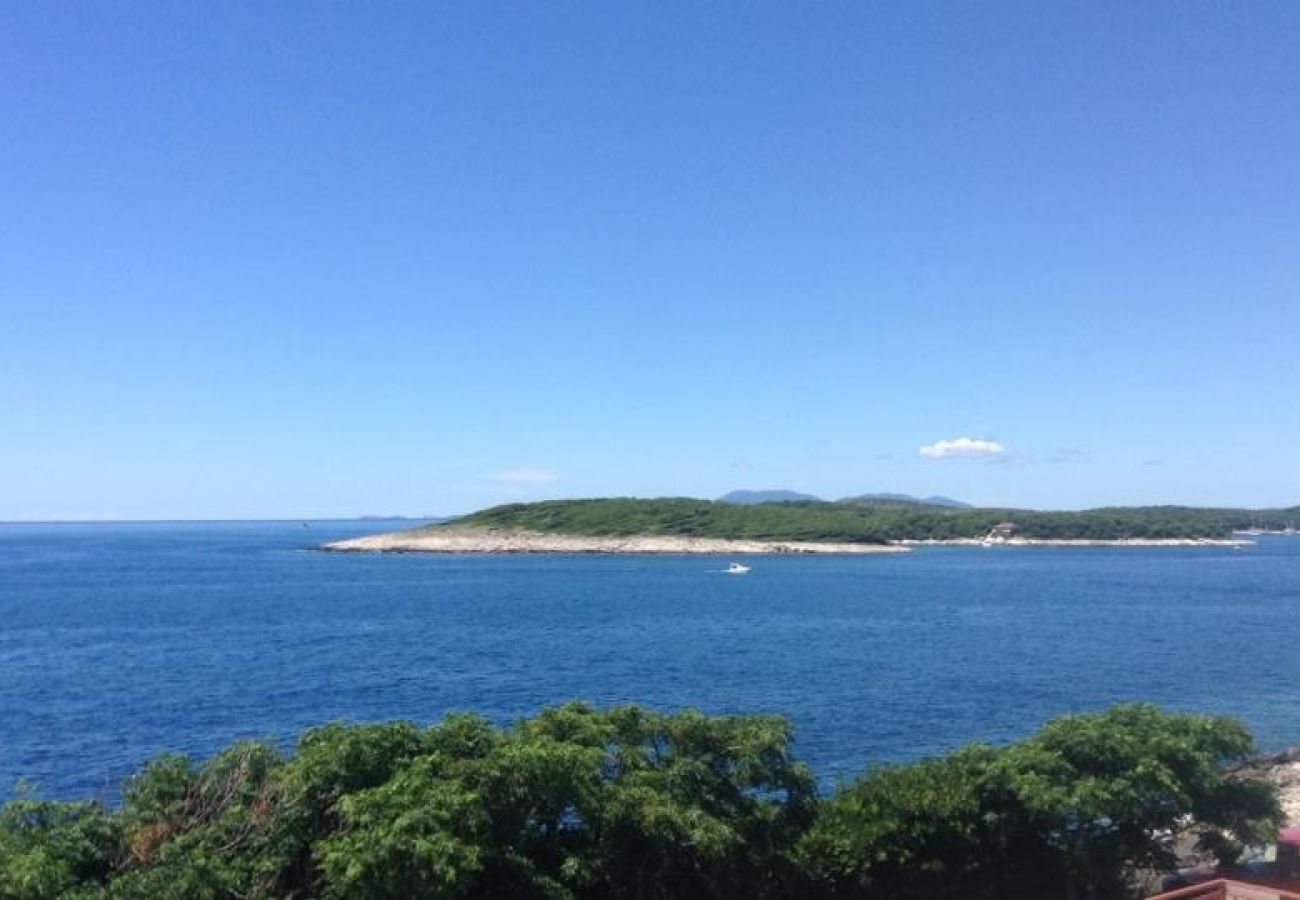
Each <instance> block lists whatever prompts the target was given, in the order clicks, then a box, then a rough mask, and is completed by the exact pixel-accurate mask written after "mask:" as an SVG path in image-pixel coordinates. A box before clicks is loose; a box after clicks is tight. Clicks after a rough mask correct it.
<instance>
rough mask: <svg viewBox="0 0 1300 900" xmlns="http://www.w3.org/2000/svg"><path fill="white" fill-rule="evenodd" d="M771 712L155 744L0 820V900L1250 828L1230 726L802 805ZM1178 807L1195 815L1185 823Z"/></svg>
mask: <svg viewBox="0 0 1300 900" xmlns="http://www.w3.org/2000/svg"><path fill="white" fill-rule="evenodd" d="M790 741H791V731H790V727H789V724H788V723H787V722H786V721H785V720H783V719H781V718H779V717H773V716H723V717H710V716H705V715H703V714H701V713H698V712H693V711H686V712H680V713H676V714H662V713H657V712H651V711H648V710H644V709H641V708H638V707H623V708H618V709H612V710H608V711H600V710H596V709H593V708H591V707H589V706H586V705H584V704H579V703H573V704H569V705H566V706H563V707H559V708H555V709H550V710H546V711H544V712H542V713H541V714H540V715H538V716H536V717H535V718H532V719H528V720H524V721H521V722H519V723H517V724H515V725H514V726H513V727H510V728H506V729H500V728H497V727H495V726H493V725H491V724H490V723H489V722H487V721H486V720H484V719H482V718H480V717H477V716H473V715H453V716H449V717H448V718H447V719H445V720H444V721H443V722H442V723H440V724H438V725H436V726H433V727H431V728H427V729H421V728H419V727H417V726H415V725H412V724H410V723H406V722H398V723H389V724H380V725H361V726H345V725H340V724H333V725H327V726H325V727H323V728H317V729H312V730H310V731H308V732H306V733H305V734H304V735H303V736H302V738H301V739H300V740H299V742H298V745H297V747H296V750H295V752H294V753H293V754H291V755H289V756H287V757H286V756H283V755H281V754H280V753H279V752H277V751H276V750H275V748H273V747H271V746H269V745H266V744H261V743H240V744H236V745H234V746H232V747H230V748H229V749H227V750H226V751H224V752H222V753H220V754H218V755H217V756H216V757H214V758H213V759H211V760H209V761H207V762H206V763H204V764H202V765H195V764H194V763H193V762H192V761H191V760H189V759H187V758H185V757H179V756H161V757H159V758H157V759H155V760H154V761H152V762H151V763H149V764H148V765H147V766H146V767H145V768H144V769H143V770H142V771H141V772H140V773H139V774H138V775H137V776H135V777H134V778H132V779H131V780H130V782H129V783H128V784H127V785H126V787H125V790H124V792H123V799H122V803H121V805H120V807H119V808H117V809H115V810H108V809H105V808H104V807H102V806H100V805H98V804H94V803H53V802H46V801H40V800H37V799H34V798H32V797H31V796H29V795H26V794H24V795H21V796H19V797H18V798H17V799H15V800H12V801H10V802H9V803H8V804H7V805H6V806H5V807H4V808H3V811H0V898H23V900H26V898H45V897H74V898H80V897H115V898H172V897H175V898H213V900H218V898H220V900H225V898H244V897H265V898H271V897H284V898H317V897H319V898H398V897H402V898H424V897H429V898H433V897H438V898H444V897H445V898H454V897H542V898H624V897H627V898H669V897H741V896H749V897H755V898H764V897H795V896H798V897H863V898H890V900H911V898H923V897H924V898H937V900H943V898H954V900H956V898H962V900H978V898H990V900H992V898H995V897H996V898H1013V900H1015V898H1025V900H1028V898H1031V897H1032V898H1052V897H1061V898H1073V897H1079V898H1082V897H1088V898H1097V900H1100V898H1118V897H1123V896H1126V892H1127V891H1128V887H1129V885H1130V883H1131V875H1132V873H1133V872H1134V871H1135V870H1137V869H1140V868H1143V867H1152V866H1159V865H1162V864H1164V863H1166V862H1167V861H1168V846H1167V842H1168V840H1169V839H1170V838H1171V836H1172V835H1173V834H1174V833H1175V832H1177V831H1179V830H1180V829H1186V828H1194V829H1197V830H1198V831H1199V832H1200V833H1202V834H1203V835H1205V836H1207V837H1210V838H1211V839H1212V840H1213V841H1215V842H1217V843H1216V846H1219V847H1225V848H1230V847H1231V846H1234V845H1236V844H1237V843H1239V842H1243V841H1254V840H1258V839H1260V838H1261V837H1263V836H1266V835H1267V834H1268V832H1269V831H1270V829H1271V828H1273V827H1274V826H1275V823H1276V816H1277V813H1276V807H1275V801H1274V798H1273V796H1272V794H1271V793H1270V790H1269V789H1268V788H1267V787H1266V786H1263V785H1261V784H1257V783H1252V782H1243V781H1238V780H1234V779H1232V778H1230V777H1228V776H1227V775H1225V770H1224V768H1223V764H1224V763H1225V762H1227V761H1230V760H1233V759H1236V758H1239V757H1240V756H1241V755H1242V754H1244V753H1246V752H1247V750H1248V749H1249V746H1250V739H1249V736H1248V735H1247V734H1246V732H1245V731H1244V730H1243V729H1242V728H1241V727H1240V726H1239V725H1237V724H1236V723H1234V722H1232V721H1231V720H1226V719H1212V718H1207V717H1202V716H1191V715H1182V714H1167V713H1163V712H1160V711H1159V710H1157V709H1155V708H1154V707H1149V706H1124V707H1117V708H1115V709H1113V710H1110V711H1108V712H1106V713H1101V714H1095V715H1086V716H1068V717H1065V718H1062V719H1057V720H1055V721H1053V722H1050V723H1048V725H1046V726H1045V727H1044V728H1043V729H1042V730H1041V731H1040V732H1039V733H1038V734H1036V735H1034V736H1033V737H1031V738H1029V739H1028V740H1026V741H1022V742H1020V743H1017V744H1012V745H1010V746H1007V747H1003V748H992V747H986V746H978V745H977V746H972V747H968V748H965V749H963V750H959V751H957V752H955V753H953V754H951V755H949V756H947V757H943V758H940V759H934V760H927V761H923V762H919V763H915V764H912V765H907V766H895V767H888V768H883V769H879V770H875V771H871V772H869V773H868V774H866V775H865V776H863V777H862V778H861V779H859V780H858V781H856V782H854V783H852V784H849V785H847V786H845V787H843V788H842V789H841V790H839V791H838V792H836V793H835V794H834V795H833V796H831V797H830V798H828V799H826V800H823V801H820V802H819V801H818V800H817V798H816V796H815V790H814V783H813V779H812V776H811V774H810V773H809V771H808V769H807V768H806V766H804V765H803V764H802V763H800V762H799V761H797V760H796V759H795V758H794V757H793V756H792V754H791V752H790ZM1189 823H1193V824H1189Z"/></svg>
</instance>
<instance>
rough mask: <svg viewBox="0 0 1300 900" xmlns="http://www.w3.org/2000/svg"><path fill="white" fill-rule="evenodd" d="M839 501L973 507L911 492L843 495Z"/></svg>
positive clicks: (945, 498) (950, 507)
mask: <svg viewBox="0 0 1300 900" xmlns="http://www.w3.org/2000/svg"><path fill="white" fill-rule="evenodd" d="M840 502H841V503H861V504H872V503H880V504H889V503H902V504H906V505H909V506H945V507H947V508H948V509H974V507H973V506H971V505H970V504H969V503H963V502H962V501H960V500H954V499H952V498H951V497H940V496H937V495H936V496H934V497H913V496H912V495H911V494H890V493H887V492H880V493H876V494H859V495H858V496H856V497H845V498H844V499H843V500H841V501H840Z"/></svg>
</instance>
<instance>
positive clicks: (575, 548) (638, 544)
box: [322, 526, 910, 555]
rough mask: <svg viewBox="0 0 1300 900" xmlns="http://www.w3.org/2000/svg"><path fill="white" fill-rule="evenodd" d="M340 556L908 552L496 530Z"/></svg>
mask: <svg viewBox="0 0 1300 900" xmlns="http://www.w3.org/2000/svg"><path fill="white" fill-rule="evenodd" d="M322 549H323V550H328V551H331V552H336V553H656V554H687V553H699V554H713V555H720V554H728V555H742V554H757V553H776V554H811V553H823V554H829V553H839V554H865V553H906V552H908V550H909V549H910V548H908V547H904V546H902V545H899V544H865V543H846V542H829V541H757V540H738V539H730V538H708V537H690V536H683V535H628V536H595V535H581V534H544V533H542V532H538V531H516V530H504V529H492V528H458V527H455V526H450V527H444V528H439V529H416V530H410V531H394V532H390V533H388V534H375V535H369V536H367V537H359V538H350V539H348V540H343V541H334V542H332V543H329V544H326V545H325V546H324V547H322Z"/></svg>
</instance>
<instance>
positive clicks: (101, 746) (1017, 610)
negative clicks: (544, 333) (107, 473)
mask: <svg viewBox="0 0 1300 900" xmlns="http://www.w3.org/2000/svg"><path fill="white" fill-rule="evenodd" d="M389 527H391V526H386V525H385V524H384V523H375V522H366V523H359V522H347V523H339V522H314V523H312V524H311V527H310V528H304V527H303V525H302V523H301V522H292V523H266V522H258V523H179V524H176V523H168V524H93V525H80V524H58V525H45V524H41V525H0V795H3V794H4V793H7V792H8V789H9V786H10V785H11V784H12V783H13V781H14V780H15V779H17V778H19V777H25V778H29V779H32V780H35V781H37V782H38V783H39V784H40V786H41V790H42V793H43V794H45V795H46V796H51V797H74V796H93V795H99V796H106V797H111V796H112V795H113V794H114V792H115V790H116V786H117V784H118V783H119V782H120V780H121V779H122V778H123V777H124V776H125V775H127V774H128V773H130V772H131V771H133V770H134V768H135V767H136V766H138V764H139V763H141V762H142V761H143V760H145V759H146V758H148V757H149V756H150V755H152V754H154V753H157V752H159V751H162V750H177V751H184V752H189V753H193V754H197V755H199V756H203V755H207V754H210V753H212V752H213V751H215V750H216V749H218V748H219V747H221V746H223V745H225V744H227V743H229V742H230V741H231V740H234V739H236V738H244V737H265V736H269V737H272V738H274V739H277V740H280V741H282V742H288V741H290V740H292V738H293V737H294V736H295V735H296V734H297V733H298V732H299V731H300V730H301V729H303V728H305V727H307V726H309V725H313V724H316V723H320V722H323V721H326V720H329V719H345V720H349V721H373V720H381V719H392V718H407V719H413V720H416V721H419V722H431V721H434V720H436V719H438V718H439V717H440V716H442V715H443V713H445V712H447V711H448V710H457V709H472V710H477V711H479V712H481V713H483V714H485V715H487V716H489V717H491V718H493V719H495V720H498V721H502V722H505V721H509V720H510V719H512V718H514V717H516V716H520V715H525V714H528V713H532V712H534V711H536V710H537V709H538V708H539V707H542V706H544V705H547V704H552V703H557V702H560V701H563V700H567V699H570V698H575V697H580V698H586V699H588V700H591V701H593V702H595V703H598V704H615V703H624V702H631V701H636V702H639V703H644V704H648V705H651V706H655V707H661V708H675V707H681V706H694V707H699V708H702V709H704V710H707V711H711V712H731V711H767V712H779V713H784V714H786V715H788V716H790V717H791V718H792V719H793V720H794V722H795V724H796V727H797V733H798V737H797V746H798V751H799V752H800V754H801V755H802V756H803V757H804V758H806V759H807V760H808V761H809V762H810V763H811V764H812V765H813V766H814V768H815V769H816V771H817V772H818V774H819V775H820V776H822V777H823V778H825V779H832V778H836V777H839V776H844V775H851V774H853V773H854V772H856V771H858V770H859V769H861V768H862V767H863V766H865V765H866V764H867V763H869V762H873V761H882V760H902V759H908V758H913V757H916V756H919V755H923V754H929V753H935V752H940V751H943V750H946V749H949V748H952V747H954V746H957V745H959V744H962V743H964V742H966V741H970V740H976V739H980V740H988V741H1004V740H1008V739H1014V738H1017V737H1021V736H1023V735H1025V734H1027V733H1029V732H1031V731H1032V730H1033V729H1034V728H1036V727H1037V726H1038V725H1039V724H1040V723H1041V722H1042V721H1043V720H1044V719H1046V718H1048V717H1050V716H1053V715H1056V714H1058V713H1062V712H1066V711H1072V710H1084V709H1095V708H1098V707H1102V706H1105V705H1107V704H1109V703H1111V702H1114V701H1117V700H1125V699H1149V700H1154V701H1158V702H1160V703H1162V704H1166V705H1168V706H1171V707H1177V708H1182V709H1193V710H1204V711H1210V712H1228V713H1233V714H1235V715H1237V716H1239V717H1241V718H1242V719H1244V720H1245V721H1246V722H1247V723H1248V724H1249V725H1250V726H1251V727H1252V728H1253V729H1254V731H1255V733H1256V735H1257V737H1258V738H1259V740H1260V742H1261V744H1263V745H1265V746H1281V745H1286V744H1293V743H1298V742H1300V673H1297V670H1296V658H1297V648H1300V538H1289V537H1272V538H1270V537H1265V538H1263V539H1262V540H1261V542H1260V544H1259V545H1258V546H1256V547H1254V548H1251V549H1250V550H1248V551H1246V552H1234V551H1231V550H1220V549H1069V550H1064V549H1062V550H1048V549H1019V550H1016V549H993V550H985V549H980V548H935V549H925V550H919V551H917V552H915V553H913V554H910V555H906V556H888V557H863V558H840V557H817V558H812V557H787V558H781V557H760V558H757V559H756V560H754V561H753V566H754V570H753V572H752V573H751V574H750V575H748V576H744V577H734V576H727V575H725V574H722V573H721V571H720V570H721V569H722V568H723V567H724V566H725V564H726V562H727V561H726V560H718V559H711V558H702V557H648V556H647V557H639V556H638V557H629V556H619V557H601V556H497V557H457V556H421V555H391V556H365V555H334V554H325V553H318V552H313V551H312V549H311V548H312V546H313V545H315V544H317V543H320V542H323V541H326V540H330V539H333V538H337V537H342V536H350V535H355V534H359V533H365V532H369V531H377V530H378V531H382V530H388V528H389Z"/></svg>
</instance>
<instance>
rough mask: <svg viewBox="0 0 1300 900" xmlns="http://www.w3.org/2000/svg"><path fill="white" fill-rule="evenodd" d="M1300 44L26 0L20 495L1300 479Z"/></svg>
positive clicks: (1179, 10)
mask: <svg viewBox="0 0 1300 900" xmlns="http://www.w3.org/2000/svg"><path fill="white" fill-rule="evenodd" d="M1298 59H1300V5H1297V4H1294V3H1283V2H1276V3H1270V2H1257V3H1250V4H1227V3H1220V4H1209V3H1178V4H1174V3H1144V4H1134V3H1128V2H1124V3H1079V4H1074V3H1052V4H1043V3H1029V2H1025V3H989V4H925V3H896V4H859V3H843V4H816V5H808V4H789V3H756V4H693V3H692V4H688V3H681V4H676V3H655V4H623V3H609V4H579V3H532V4H523V3H520V4H501V3H483V4H480V3H462V4H419V3H410V4H360V3H332V4H321V3H301V4H297V3H279V4H254V3H246V4H235V3H213V4H176V3H157V4H150V3H131V4H74V3H66V4H62V3H55V4H7V5H4V6H3V7H0V110H2V111H3V116H2V118H0V315H2V317H3V318H2V319H0V321H3V327H2V328H0V421H2V424H0V519H45V518H159V517H161V518H170V517H186V518H203V517H276V516H285V517H306V516H336V515H341V516H346V515H354V514H367V513H405V514H422V513H452V512H462V511H467V510H470V509H473V508H477V507H480V506H484V505H488V504H491V503H496V502H504V501H507V500H516V499H534V498H541V497H552V496H593V495H607V494H625V495H698V496H715V495H717V494H721V493H723V492H725V491H727V490H730V489H733V488H739V487H751V488H756V487H787V488H794V489H799V490H807V491H811V492H813V493H818V494H821V495H824V496H830V497H836V496H843V495H845V494H852V493H861V492H864V491H870V490H891V491H908V492H913V493H924V494H930V493H943V494H948V495H951V496H956V497H960V498H962V499H966V500H969V501H972V502H977V503H988V504H1016V505H1031V506H1045V507H1079V506H1090V505H1099V504H1108V503H1148V502H1187V503H1206V504H1233V505H1238V504H1241V505H1283V504H1292V503H1297V502H1300V467H1297V466H1296V465H1295V462H1294V461H1295V458H1296V450H1297V447H1300V416H1298V415H1297V414H1296V407H1297V398H1298V397H1300V364H1298V363H1297V352H1296V348H1297V346H1300V66H1297V60H1298ZM961 438H967V439H968V440H969V442H968V443H964V444H952V445H948V444H940V443H939V442H942V441H952V442H955V441H958V440H959V439H961ZM936 446H937V447H938V448H939V449H938V450H934V449H932V450H931V451H930V452H929V453H928V454H923V453H922V452H920V451H921V448H922V447H930V448H934V447H936ZM945 451H947V452H945ZM961 451H966V452H961Z"/></svg>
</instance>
